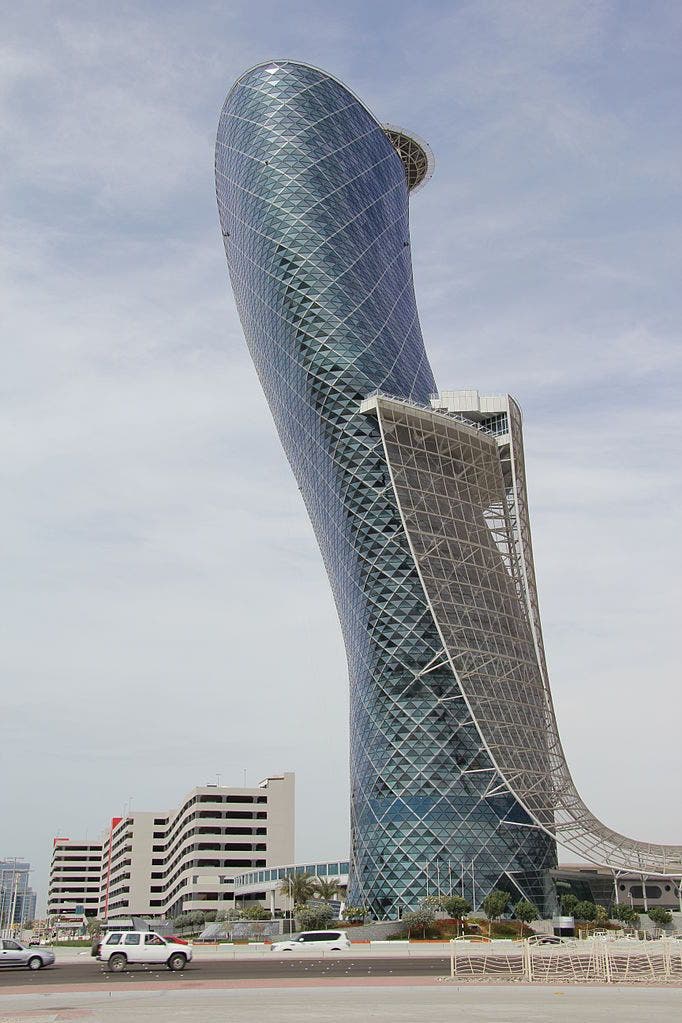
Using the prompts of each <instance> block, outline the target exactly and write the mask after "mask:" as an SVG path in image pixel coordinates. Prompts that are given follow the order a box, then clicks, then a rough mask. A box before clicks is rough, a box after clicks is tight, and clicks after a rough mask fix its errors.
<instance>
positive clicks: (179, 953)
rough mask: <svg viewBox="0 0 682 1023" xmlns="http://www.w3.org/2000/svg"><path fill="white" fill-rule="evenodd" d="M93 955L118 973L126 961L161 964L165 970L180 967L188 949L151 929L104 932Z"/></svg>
mask: <svg viewBox="0 0 682 1023" xmlns="http://www.w3.org/2000/svg"><path fill="white" fill-rule="evenodd" d="M97 958H98V959H99V960H100V962H103V963H108V964H109V969H110V970H111V971H112V972H113V973H121V971H122V970H125V969H126V967H127V966H128V965H129V964H130V963H149V964H151V963H163V964H164V965H165V966H167V967H168V969H169V970H184V968H185V966H186V965H187V963H188V962H189V960H190V959H191V958H192V949H191V947H190V946H189V945H185V944H180V943H179V942H176V941H174V940H173V939H172V938H171V939H166V938H162V937H161V935H160V934H156V932H155V931H107V933H106V934H105V935H104V937H103V938H102V940H101V942H100V944H99V948H98V949H97Z"/></svg>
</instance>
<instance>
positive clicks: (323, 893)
mask: <svg viewBox="0 0 682 1023" xmlns="http://www.w3.org/2000/svg"><path fill="white" fill-rule="evenodd" d="M340 892H341V885H340V883H339V879H338V877H327V878H322V877H316V878H315V892H314V894H315V895H319V897H320V898H321V899H326V900H329V899H335V898H336V896H337V895H339V894H340Z"/></svg>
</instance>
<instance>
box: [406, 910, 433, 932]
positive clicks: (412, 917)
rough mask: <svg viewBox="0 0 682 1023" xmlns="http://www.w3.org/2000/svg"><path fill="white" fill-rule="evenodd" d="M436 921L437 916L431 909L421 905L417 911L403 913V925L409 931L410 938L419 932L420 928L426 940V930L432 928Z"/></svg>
mask: <svg viewBox="0 0 682 1023" xmlns="http://www.w3.org/2000/svg"><path fill="white" fill-rule="evenodd" d="M435 919H436V914H435V913H434V911H433V910H432V909H431V907H430V906H424V905H421V906H419V907H418V908H417V909H414V910H412V912H411V913H403V916H402V924H403V927H404V929H405V930H406V931H407V936H408V938H409V937H410V936H411V934H412V931H416V930H419V929H420V928H421V932H422V938H425V937H426V928H427V927H432V926H433V923H434V921H435Z"/></svg>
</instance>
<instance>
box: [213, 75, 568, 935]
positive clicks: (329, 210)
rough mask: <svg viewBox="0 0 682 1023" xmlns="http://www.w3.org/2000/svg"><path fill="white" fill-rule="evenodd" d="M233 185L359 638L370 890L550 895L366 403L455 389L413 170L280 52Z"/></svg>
mask: <svg viewBox="0 0 682 1023" xmlns="http://www.w3.org/2000/svg"><path fill="white" fill-rule="evenodd" d="M216 188H217V195H218V206H219V212H220V222H221V226H222V232H223V238H224V242H225V251H226V253H227V259H228V266H229V271H230V276H231V280H232V286H233V289H234V294H235V297H236V301H237V306H238V308H239V313H240V316H241V320H242V324H243V328H244V333H245V336H246V340H247V343H248V345H249V349H250V352H251V355H252V358H253V361H254V363H255V366H256V369H257V371H258V375H259V377H260V380H261V383H262V386H263V389H264V391H265V394H266V396H267V399H268V401H269V404H270V408H271V410H272V414H273V417H274V419H275V423H276V425H277V429H278V431H279V435H280V438H281V441H282V444H283V446H284V449H285V451H286V454H287V457H288V459H289V462H290V464H291V467H292V469H293V472H294V474H295V476H296V479H297V481H298V483H299V486H300V488H301V492H302V494H303V498H304V500H305V503H306V506H307V509H308V513H309V515H310V518H311V521H312V524H313V527H314V529H315V533H316V536H317V539H318V542H319V545H320V549H321V551H322V555H323V558H324V562H325V566H326V569H327V572H328V575H329V579H330V582H331V585H332V589H333V592H334V597H335V601H336V606H337V609H338V613H339V619H340V622H341V627H342V630H343V635H344V640H345V646H346V652H347V658H348V671H349V681H350V740H351V751H350V760H351V872H350V901H351V902H355V903H362V904H364V905H365V906H366V907H367V908H368V909H369V910H370V911H371V912H372V913H374V914H375V915H376V916H377V917H378V918H379V919H383V918H390V917H393V916H395V915H397V914H398V913H399V912H400V911H402V910H403V909H405V908H410V907H414V906H415V905H416V904H417V903H418V902H419V901H420V899H421V898H423V897H424V896H425V895H427V894H428V893H429V891H430V892H433V891H434V890H436V888H440V890H442V891H445V890H447V891H450V890H452V891H457V892H459V891H460V890H461V889H463V890H464V893H465V895H466V896H467V897H469V898H470V899H472V901H473V902H475V903H480V900H481V898H482V897H483V896H484V895H485V894H487V892H488V891H489V890H490V889H491V888H493V887H494V886H496V885H498V884H500V883H503V884H504V885H505V886H506V887H507V888H508V889H511V888H512V887H515V888H516V889H517V890H518V891H519V892H521V893H523V894H524V895H526V896H528V897H529V898H532V899H533V900H534V901H535V902H536V903H537V904H538V905H539V906H540V907H541V908H542V906H543V900H544V875H545V871H546V869H547V868H549V867H551V866H553V865H554V864H555V862H556V858H555V847H554V843H553V842H552V840H551V839H550V838H549V837H548V836H547V835H545V834H543V833H542V832H541V831H540V830H538V829H537V828H535V827H533V826H532V821H531V820H530V818H529V817H528V815H527V814H526V813H525V811H524V810H523V809H522V808H521V806H520V805H519V804H518V803H517V802H516V801H515V799H514V798H513V796H511V795H510V794H509V793H508V792H506V793H503V794H497V795H489V793H490V792H493V791H497V792H499V791H500V788H502V789H504V784H503V782H502V780H501V779H499V778H498V779H497V782H496V783H495V779H494V778H492V777H491V771H492V770H493V768H492V763H491V761H490V758H489V757H488V755H487V753H486V752H485V749H484V746H483V743H482V741H481V737H480V734H479V732H478V729H477V727H476V725H475V723H474V722H473V721H472V720H471V718H470V716H469V714H468V712H467V710H466V705H465V703H464V701H463V700H461V699H458V698H457V696H458V694H459V688H458V683H457V681H456V678H455V676H454V674H453V672H452V670H451V668H450V667H449V666H448V665H447V664H446V663H444V660H443V654H442V642H441V639H440V637H439V634H438V630H437V628H436V624H435V622H434V619H433V616H432V613H431V611H430V609H429V605H428V602H427V599H426V596H425V593H424V589H423V586H422V583H421V581H420V578H419V575H418V572H417V569H416V566H415V562H414V559H413V557H412V555H411V553H410V548H409V544H408V541H407V537H406V535H405V531H404V529H403V526H402V524H401V519H400V514H399V511H398V508H397V504H396V498H395V494H394V492H393V488H392V485H391V480H390V473H389V471H388V466H387V464H386V459H385V455H384V449H383V446H382V442H381V436H380V432H379V427H378V424H377V422H376V420H375V419H373V418H372V417H368V416H365V415H362V414H360V412H359V404H360V402H361V400H362V399H364V398H366V397H367V395H368V394H370V393H371V392H373V391H375V390H377V389H379V390H381V391H383V392H386V393H389V394H393V395H396V396H398V397H402V398H405V399H409V400H413V401H416V402H419V403H424V404H426V403H428V400H429V397H430V395H431V394H432V393H433V392H434V391H435V390H436V386H435V381H434V378H433V375H432V373H431V369H430V366H429V363H428V359H427V357H426V353H425V350H424V345H423V341H422V337H421V332H420V327H419V321H418V316H417V308H416V303H415V297H414V289H413V282H412V269H411V258H410V241H409V223H408V216H409V214H408V187H407V180H406V174H405V168H404V166H403V163H402V162H401V159H400V157H399V156H398V154H397V152H396V150H395V149H394V147H393V145H392V144H391V142H390V141H389V139H388V138H387V136H386V134H385V132H384V131H383V130H382V127H381V125H379V124H378V123H377V121H376V120H375V119H374V118H373V117H372V115H371V114H370V113H369V112H368V110H367V109H366V108H365V107H364V106H363V104H362V103H361V102H360V101H359V100H357V99H356V98H355V97H354V96H353V95H352V94H351V93H350V92H349V91H348V90H347V89H346V88H345V87H344V86H343V85H341V84H340V83H339V82H338V81H336V80H335V79H333V78H331V77H329V76H328V75H326V74H325V73H323V72H321V71H318V70H315V69H313V68H310V67H307V66H305V65H301V64H296V63H292V62H286V61H284V62H273V63H271V64H266V65H262V66H260V67H257V68H254V69H253V70H251V71H249V72H247V73H246V74H245V75H244V76H243V77H242V78H241V79H239V81H238V82H237V83H236V85H235V86H234V88H233V89H232V91H231V92H230V94H229V96H228V98H227V100H226V102H225V105H224V107H223V111H222V114H221V118H220V125H219V129H218V138H217V145H216ZM443 697H446V698H447V699H446V700H445V702H444V700H443ZM453 697H454V698H453ZM518 825H521V826H518Z"/></svg>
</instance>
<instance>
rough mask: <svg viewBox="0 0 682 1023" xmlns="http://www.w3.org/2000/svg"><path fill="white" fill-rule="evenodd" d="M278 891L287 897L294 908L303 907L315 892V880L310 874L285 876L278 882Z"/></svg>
mask: <svg viewBox="0 0 682 1023" xmlns="http://www.w3.org/2000/svg"><path fill="white" fill-rule="evenodd" d="M279 890H280V891H281V893H282V895H288V896H289V898H290V899H291V900H292V902H293V904H294V906H305V904H306V902H307V901H308V899H312V897H313V895H314V894H315V891H316V890H317V879H316V878H315V877H313V875H312V874H287V876H286V877H283V878H282V880H281V881H280V885H279Z"/></svg>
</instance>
